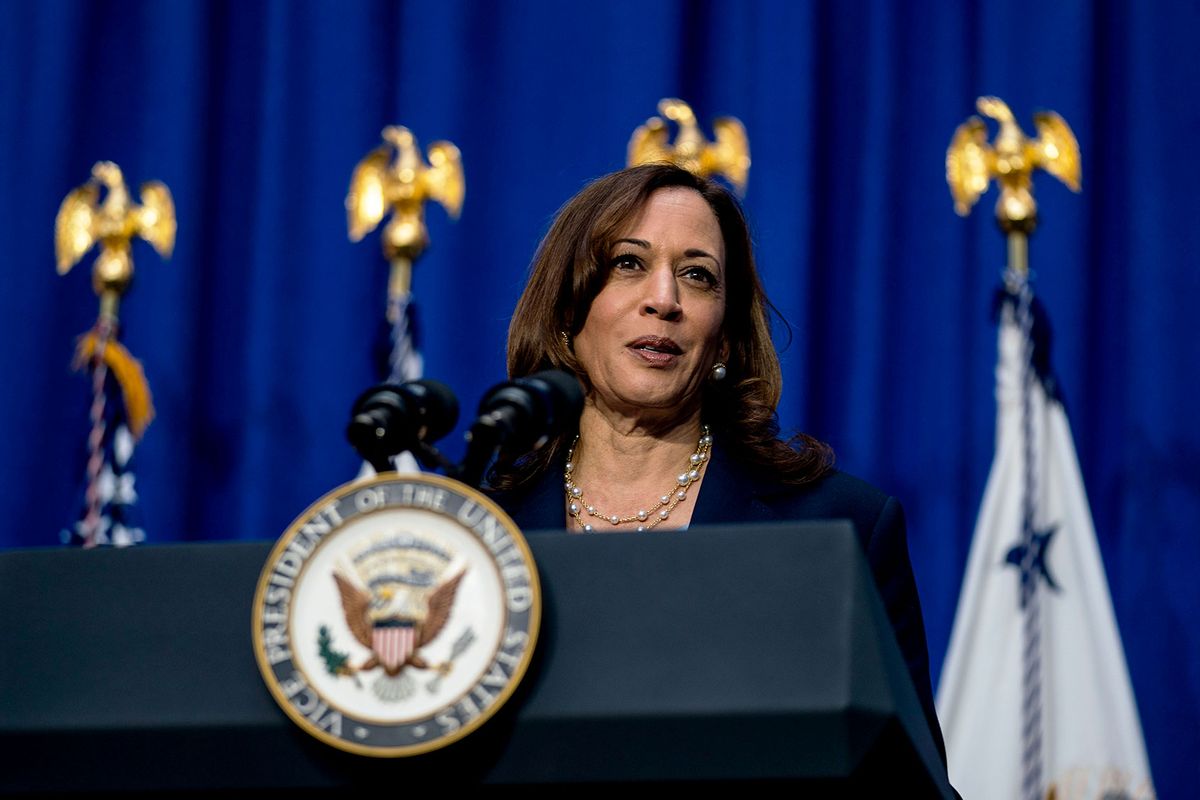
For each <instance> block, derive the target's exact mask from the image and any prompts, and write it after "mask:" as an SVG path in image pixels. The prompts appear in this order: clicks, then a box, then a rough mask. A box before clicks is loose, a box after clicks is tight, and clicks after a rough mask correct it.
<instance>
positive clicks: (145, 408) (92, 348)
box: [71, 329, 154, 439]
mask: <svg viewBox="0 0 1200 800" xmlns="http://www.w3.org/2000/svg"><path fill="white" fill-rule="evenodd" d="M98 342H99V336H97V334H96V331H95V329H92V330H90V331H88V332H87V333H85V334H83V335H82V336H80V337H79V342H78V344H77V345H76V347H75V360H74V362H73V363H72V364H71V366H72V368H73V369H76V370H80V369H84V368H85V367H86V366H87V365H88V364H90V363H92V361H93V359H95V357H96V347H97V344H98ZM103 358H104V364H105V365H106V366H107V367H108V368H109V369H110V370H112V373H113V377H115V378H116V379H117V384H118V385H120V387H121V397H122V399H123V400H124V401H125V416H126V419H127V420H128V422H129V430H130V432H131V433H133V438H134V439H141V438H142V434H143V433H145V432H146V427H147V426H148V425H149V424H150V421H151V420H152V419H154V403H153V401H152V399H151V397H150V384H149V383H147V381H146V373H145V372H144V371H143V370H142V362H140V361H138V360H137V359H136V358H134V357H133V356H132V355H131V354H130V353H129V351H128V350H126V349H125V347H124V345H122V344H121V343H120V342H118V341H117V340H116V339H112V338H110V339H108V340H107V341H106V342H105V343H104V355H103Z"/></svg>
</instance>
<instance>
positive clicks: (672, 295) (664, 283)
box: [642, 269, 683, 320]
mask: <svg viewBox="0 0 1200 800" xmlns="http://www.w3.org/2000/svg"><path fill="white" fill-rule="evenodd" d="M645 287H646V296H645V298H644V300H643V302H642V313H643V314H650V315H652V316H656V317H662V318H663V319H665V320H674V319H676V318H678V317H679V315H680V314H682V313H683V307H682V306H681V305H679V286H678V284H677V283H676V282H675V274H674V273H673V272H672V271H671V270H670V269H655V270H651V272H650V275H649V276H648V278H647V280H646V282H645Z"/></svg>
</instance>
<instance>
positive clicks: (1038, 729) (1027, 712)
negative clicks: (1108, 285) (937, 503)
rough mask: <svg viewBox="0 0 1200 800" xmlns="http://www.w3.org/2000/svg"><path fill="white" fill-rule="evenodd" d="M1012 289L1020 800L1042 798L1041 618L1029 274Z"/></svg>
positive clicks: (1012, 276)
mask: <svg viewBox="0 0 1200 800" xmlns="http://www.w3.org/2000/svg"><path fill="white" fill-rule="evenodd" d="M1007 279H1008V281H1010V286H1015V287H1016V289H1017V309H1016V314H1017V325H1018V327H1019V328H1020V331H1021V348H1022V364H1021V439H1022V450H1023V456H1024V458H1023V460H1024V467H1025V469H1024V476H1023V478H1024V486H1023V489H1024V490H1023V492H1022V503H1021V548H1022V558H1021V610H1022V612H1023V626H1022V628H1023V632H1024V648H1023V650H1022V670H1021V686H1022V698H1021V788H1022V792H1021V793H1022V796H1023V798H1024V800H1041V798H1042V780H1043V778H1042V646H1041V645H1042V619H1041V602H1040V596H1039V593H1038V591H1037V584H1038V581H1037V571H1036V564H1035V563H1034V561H1035V554H1036V550H1035V547H1034V524H1035V513H1036V498H1037V478H1038V476H1037V454H1036V450H1035V444H1034V430H1033V382H1034V381H1035V380H1036V379H1037V378H1036V375H1035V373H1034V367H1033V290H1032V288H1031V287H1030V285H1029V274H1028V270H1027V269H1026V270H1018V269H1010V271H1009V274H1008V276H1007Z"/></svg>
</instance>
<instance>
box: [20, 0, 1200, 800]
mask: <svg viewBox="0 0 1200 800" xmlns="http://www.w3.org/2000/svg"><path fill="white" fill-rule="evenodd" d="M1198 30H1200V8H1198V7H1197V4H1196V3H1195V2H1180V3H1135V2H1131V1H1130V0H1125V2H1120V1H1118V0H1113V2H1099V3H1094V2H1083V1H1082V0H1066V1H1065V2H1059V3H1048V4H1041V5H1029V4H1015V3H1013V4H1006V3H988V2H982V0H969V1H968V2H960V3H949V2H936V1H935V0H923V1H922V2H910V3H902V2H896V1H895V0H890V1H889V0H843V1H842V2H836V3H834V2H820V3H807V2H792V1H791V0H781V1H780V2H767V0H762V1H761V2H700V1H697V2H684V1H683V0H674V1H670V2H658V1H651V0H609V1H608V2H603V3H563V2H550V1H549V0H547V1H546V2H535V1H534V0H509V1H508V2H483V1H482V0H479V1H478V2H471V1H470V0H412V1H405V2H399V1H397V2H346V0H342V2H334V1H333V0H330V1H329V2H302V1H299V0H264V2H255V3H236V2H216V1H215V0H174V1H173V2H153V1H152V0H147V1H146V2H132V1H131V2H70V1H69V0H42V2H36V3H34V2H9V3H4V4H0V186H2V187H3V191H2V192H0V225H2V226H3V233H4V237H3V242H4V256H5V261H6V266H5V270H4V274H5V275H6V281H5V286H4V289H3V291H0V331H2V334H3V341H5V342H7V344H6V345H5V346H4V347H0V374H5V375H7V376H9V377H8V388H7V390H6V391H5V392H4V393H3V395H2V396H0V413H2V414H3V419H4V420H5V422H6V423H7V431H6V438H7V442H8V443H7V446H6V447H4V449H3V452H2V453H0V478H2V483H0V486H3V487H4V489H5V490H6V497H7V502H8V504H9V514H10V516H9V520H10V521H9V523H8V524H7V525H6V526H4V528H3V531H2V532H0V545H3V546H6V547H19V546H20V547H27V546H53V545H54V544H55V543H56V542H57V541H58V535H59V530H60V529H61V528H62V527H64V526H66V525H68V524H70V523H71V522H72V521H73V520H74V519H75V517H76V516H77V514H78V509H79V504H80V502H81V491H82V481H83V476H84V456H85V439H86V435H87V428H88V421H87V413H88V412H87V408H88V403H89V399H90V389H89V383H88V381H87V379H86V378H85V377H83V376H82V375H79V374H77V373H73V372H71V370H70V369H69V362H70V359H71V353H72V349H73V346H74V340H75V337H76V336H77V335H79V334H80V333H82V332H83V331H85V330H86V329H87V328H88V327H89V326H90V325H91V323H92V321H93V319H94V317H95V313H96V299H95V297H94V295H93V294H92V291H91V289H90V284H89V275H88V272H89V270H90V263H91V259H90V258H89V259H88V260H86V261H85V262H83V263H82V264H81V265H80V266H79V267H77V268H76V269H75V270H74V271H72V272H71V273H70V274H68V275H67V276H66V277H65V278H60V277H58V276H56V275H55V272H54V269H53V262H54V249H53V221H54V217H55V213H56V211H57V208H58V204H59V203H60V202H61V200H62V199H63V197H64V196H65V194H66V193H67V192H68V191H69V190H70V189H71V188H73V187H75V186H77V185H79V184H80V183H82V182H83V181H84V180H86V179H87V176H88V172H89V170H90V168H91V166H92V164H93V163H94V162H96V161H97V160H100V159H111V160H113V161H115V162H117V163H118V164H119V165H120V166H121V167H122V168H123V169H124V170H125V172H126V175H127V176H128V179H129V181H130V183H131V185H136V184H138V183H140V182H142V181H145V180H150V179H159V180H162V181H165V182H166V183H167V184H168V185H169V186H170V188H171V190H172V192H173V194H174V197H175V202H176V205H177V210H178V216H179V235H178V241H177V244H176V250H175V254H174V257H173V258H172V259H171V260H170V261H169V262H166V263H164V262H162V261H161V259H159V258H158V256H157V255H156V254H155V253H154V252H153V251H152V250H151V249H150V248H149V247H148V246H146V245H144V244H137V245H135V248H134V256H135V260H136V264H137V276H136V281H135V286H134V288H133V290H132V291H131V292H130V293H129V295H128V296H127V297H126V299H125V301H124V303H123V305H122V313H121V319H122V325H123V328H122V333H121V336H122V340H123V342H124V343H125V344H126V345H127V346H128V348H129V349H130V350H131V351H132V353H133V354H134V355H135V356H137V357H139V358H140V359H141V360H142V362H143V364H144V366H145V370H146V374H147V377H148V379H149V381H150V385H151V388H152V390H153V392H154V400H155V405H156V408H157V418H156V419H155V421H154V422H153V424H152V425H151V426H150V428H149V430H148V433H147V435H146V437H145V439H144V440H143V442H142V443H141V444H140V445H139V447H138V450H137V454H136V479H137V483H136V488H137V491H138V495H139V499H138V504H137V508H138V511H139V513H140V515H141V523H142V524H143V526H144V528H145V530H146V535H147V541H148V542H150V543H155V542H168V541H173V540H197V539H268V538H273V537H275V536H277V535H279V534H280V533H281V532H282V531H283V530H284V529H285V528H286V527H287V525H288V524H289V522H290V521H291V520H292V518H293V517H294V516H295V515H297V514H298V513H299V512H300V511H301V510H303V509H304V508H305V507H306V506H307V505H308V503H310V502H311V501H313V500H314V499H316V498H317V497H318V496H320V495H321V494H323V493H324V492H325V491H327V490H329V489H330V488H332V487H333V486H335V485H337V484H339V483H341V482H343V481H345V480H348V479H349V478H351V477H353V476H354V475H355V474H356V472H357V470H358V466H359V463H360V462H359V459H358V457H357V456H356V455H355V454H354V452H353V451H352V450H351V448H350V447H349V445H348V444H347V443H346V441H345V439H344V435H343V430H344V426H345V423H346V422H347V420H348V411H349V407H350V404H351V402H352V401H353V399H354V397H355V396H356V395H357V394H358V393H359V392H360V391H361V390H363V389H364V388H366V387H367V386H369V385H371V384H372V383H374V382H375V381H376V379H377V378H378V377H379V375H378V373H377V371H376V370H377V363H376V360H375V352H376V341H377V337H378V335H379V327H380V325H381V324H382V321H383V315H384V308H385V285H386V264H385V263H384V260H383V258H382V256H381V254H380V250H379V243H378V235H377V234H376V235H375V236H371V237H368V238H367V240H366V241H364V242H362V243H360V244H357V245H352V244H350V243H349V241H348V240H347V237H346V223H345V211H344V207H343V200H344V198H345V194H346V189H347V186H348V181H349V176H350V172H351V170H352V168H353V167H354V165H355V164H356V163H357V161H358V159H359V158H361V157H362V156H363V155H364V154H365V153H366V152H367V151H368V150H369V149H371V148H373V147H375V146H376V145H377V144H378V143H379V135H380V131H381V129H382V128H383V127H384V126H385V125H387V124H392V123H399V124H404V125H406V126H408V127H410V128H411V129H412V130H413V131H414V133H415V134H416V136H417V137H418V139H419V140H420V141H421V142H422V144H428V143H429V142H431V141H433V140H435V139H449V140H451V141H453V142H455V143H456V144H457V145H458V146H459V147H460V148H461V150H462V153H463V158H464V163H465V169H466V176H467V192H466V201H465V205H464V209H463V212H462V216H461V218H460V219H459V220H458V221H451V220H449V219H448V218H447V216H446V214H445V213H444V212H443V211H442V210H441V209H440V208H438V207H435V206H431V207H429V209H428V221H429V228H430V236H431V240H432V246H431V247H430V249H429V251H428V253H427V254H426V255H425V256H424V257H423V258H422V259H421V260H420V261H419V263H418V264H417V267H416V271H415V277H414V291H415V300H416V303H417V306H418V310H419V325H420V332H421V341H420V346H421V350H422V353H423V355H424V358H425V364H426V370H425V372H426V375H427V376H429V377H434V378H438V379H440V380H443V381H445V382H446V383H448V384H449V385H451V386H452V387H453V388H454V389H455V391H456V392H457V393H458V395H459V397H460V398H461V399H462V402H463V405H464V408H465V410H466V411H467V412H469V411H471V410H473V409H472V406H473V404H474V403H475V402H476V401H477V398H478V397H479V396H480V395H481V394H482V393H483V392H484V390H485V389H486V388H487V387H489V386H490V385H492V384H493V383H495V382H497V381H499V380H501V379H502V378H503V375H504V366H503V365H504V360H503V353H504V339H505V332H506V327H507V322H508V318H509V314H510V312H511V309H512V307H513V305H514V303H515V301H516V298H517V296H518V294H519V292H520V290H521V286H522V283H523V280H524V277H525V271H526V268H527V265H528V263H529V260H530V257H531V255H532V253H533V250H534V248H535V246H536V244H537V242H538V240H539V238H540V237H541V236H542V235H543V233H544V232H545V230H546V228H547V226H548V223H549V221H550V219H551V218H552V216H553V214H554V212H555V210H556V209H557V208H558V207H559V206H560V205H561V204H562V203H563V202H564V201H565V200H566V199H567V198H568V197H569V196H570V195H572V194H573V193H574V192H575V191H576V190H577V189H578V188H580V187H581V186H582V185H583V184H584V182H586V181H587V180H589V179H591V178H593V177H596V176H598V175H600V174H602V173H605V172H608V171H610V170H613V169H617V168H619V167H621V166H623V162H624V157H625V147H626V143H627V141H628V139H629V136H630V134H631V133H632V131H633V129H634V128H635V127H636V126H637V125H639V124H640V123H642V122H643V121H645V119H646V118H647V117H649V116H651V115H653V114H654V113H655V107H656V104H657V102H658V100H659V99H660V98H663V97H668V96H674V97H680V98H683V99H684V100H686V101H688V102H690V103H691V104H692V105H693V107H694V108H695V110H696V112H697V115H698V117H699V119H700V120H701V122H702V124H703V125H704V126H706V127H707V126H708V125H710V123H711V121H712V119H713V118H714V117H716V116H720V115H732V116H736V117H738V118H739V119H740V120H741V121H742V122H743V123H744V124H745V126H746V128H747V130H748V132H749V136H750V142H751V149H752V157H753V166H752V168H751V172H750V181H749V187H748V190H747V193H746V196H745V205H746V208H747V212H748V214H749V216H750V218H751V220H752V224H753V229H754V235H755V239H756V242H757V246H758V252H759V256H760V265H761V268H762V271H763V275H764V279H765V281H766V284H767V286H768V290H769V292H770V294H771V295H772V297H773V299H774V301H775V302H776V304H777V305H778V306H779V308H780V310H781V311H782V313H783V316H784V317H785V318H786V320H787V321H788V323H789V324H790V326H791V335H790V337H789V336H788V335H787V333H786V331H785V330H784V328H783V326H782V325H781V326H779V328H778V333H779V336H778V340H779V345H780V347H781V348H784V352H783V362H784V368H785V377H786V388H785V397H784V404H783V407H782V408H781V409H780V416H781V421H782V423H783V425H784V427H785V428H801V429H804V430H806V431H808V432H811V433H813V434H815V435H817V436H818V437H820V438H823V439H825V440H827V441H829V442H830V443H831V444H832V445H833V446H834V448H835V449H836V451H837V454H838V459H839V464H840V465H841V466H842V467H843V468H845V469H846V470H848V471H850V472H853V473H856V474H859V475H861V476H863V477H865V478H867V479H869V480H871V481H873V482H874V483H876V484H878V485H880V486H881V487H883V488H885V489H887V490H888V491H889V492H891V493H892V494H895V495H897V496H899V497H900V498H901V499H902V501H903V502H904V504H905V506H906V509H907V511H908V515H909V520H910V535H911V541H910V547H911V551H912V558H913V562H914V567H915V569H916V572H917V578H918V583H919V586H920V589H921V596H922V601H923V604H924V608H925V615H926V623H927V626H928V630H929V643H930V653H931V660H932V662H933V664H934V666H935V673H936V671H937V669H938V665H939V664H940V662H941V659H942V656H943V654H944V652H945V647H946V643H947V640H948V638H949V630H950V625H951V623H952V620H953V615H954V609H955V604H956V601H957V598H958V591H959V586H960V581H961V576H962V569H963V564H964V561H965V559H966V553H967V548H968V546H969V543H970V536H971V531H972V526H973V524H974V517H975V514H976V511H977V508H978V504H979V501H980V497H981V495H982V490H983V483H984V480H985V477H986V473H987V469H988V466H989V463H990V460H991V456H992V451H993V438H992V437H993V434H994V430H993V429H994V411H995V405H994V400H993V397H992V370H993V366H994V363H995V355H996V345H995V328H994V326H993V322H992V320H991V317H990V308H991V303H992V295H993V292H994V290H995V289H996V288H997V287H998V285H999V280H1000V274H1001V270H1002V268H1003V265H1004V262H1005V249H1004V243H1003V240H1002V238H1001V236H1000V234H999V233H998V232H997V231H996V229H995V226H994V223H993V221H992V210H991V204H992V203H993V202H994V198H995V190H993V191H992V192H991V193H989V194H988V195H987V196H985V198H984V199H983V201H982V202H981V203H980V205H979V206H978V207H977V208H976V209H975V211H974V213H973V214H972V215H971V216H970V217H969V218H967V219H962V218H959V217H957V216H956V215H955V214H954V212H953V209H952V204H951V201H950V196H949V193H948V191H947V188H946V184H945V178H944V157H945V150H946V146H947V144H948V142H949V139H950V136H951V134H952V133H953V131H954V129H955V127H956V126H957V125H958V124H959V123H960V122H962V121H963V120H964V119H965V118H966V117H967V116H968V115H970V114H972V113H974V101H975V99H976V97H977V96H979V95H982V94H995V95H998V96H1000V97H1001V98H1003V99H1005V100H1006V101H1007V102H1008V103H1009V104H1010V105H1011V106H1012V108H1013V110H1014V112H1015V113H1016V114H1017V116H1018V118H1019V120H1020V121H1021V123H1022V125H1023V127H1024V128H1025V129H1026V131H1027V132H1030V133H1032V132H1033V127H1032V114H1033V112H1034V111H1036V110H1040V109H1043V108H1049V109H1053V110H1055V111H1057V112H1059V113H1060V114H1061V115H1062V116H1063V117H1065V118H1066V120H1067V121H1068V122H1069V123H1070V125H1071V126H1072V127H1073V129H1074V130H1075V133H1076V135H1077V136H1078V138H1079V142H1080V145H1081V148H1082V152H1083V168H1084V173H1083V174H1084V177H1083V191H1082V193H1080V194H1078V195H1075V194H1072V193H1071V192H1070V191H1068V190H1067V189H1066V188H1065V187H1064V186H1062V185H1061V184H1059V183H1057V182H1056V181H1054V180H1053V179H1052V178H1049V177H1048V176H1045V175H1042V176H1040V177H1038V178H1037V179H1036V180H1035V186H1036V192H1037V197H1038V201H1039V204H1040V210H1041V218H1042V223H1041V226H1040V228H1039V230H1038V231H1037V233H1036V234H1035V235H1034V237H1033V239H1032V242H1031V262H1032V265H1033V268H1034V270H1035V272H1036V290H1037V292H1038V294H1039V296H1040V298H1041V299H1042V301H1043V302H1044V303H1045V305H1046V308H1047V310H1048V312H1049V314H1050V317H1051V320H1052V321H1053V324H1054V330H1055V345H1054V346H1055V351H1054V354H1053V358H1054V362H1055V365H1056V367H1057V371H1058V374H1059V376H1060V379H1061V384H1062V387H1063V389H1064V392H1065V395H1066V399H1067V405H1068V411H1069V413H1070V415H1071V421H1072V425H1073V431H1074V434H1075V439H1076V443H1077V446H1078V450H1079V454H1080V459H1081V462H1082V467H1083V472H1084V477H1085V481H1086V484H1087V488H1088V491H1089V496H1090V500H1091V505H1092V511H1093V513H1094V516H1095V520H1096V528H1097V533H1098V536H1099V540H1100V545H1101V548H1102V552H1103V556H1104V560H1105V565H1106V568H1107V571H1108V577H1109V582H1110V587H1111V590H1112V595H1113V603H1114V606H1115V608H1116V613H1117V618H1118V622H1119V624H1120V628H1121V633H1122V636H1123V639H1124V644H1125V649H1126V655H1127V657H1128V661H1129V667H1130V672H1131V674H1132V679H1133V683H1134V687H1135V690H1136V693H1137V698H1138V701H1139V707H1140V711H1141V717H1142V721H1143V725H1144V727H1145V734H1146V740H1147V747H1148V749H1149V753H1150V759H1151V766H1152V769H1153V772H1154V776H1155V778H1156V782H1157V784H1158V787H1159V790H1160V794H1161V795H1162V796H1163V797H1185V796H1189V795H1190V793H1191V791H1194V787H1195V786H1196V785H1197V781H1198V779H1200V773H1198V769H1197V767H1196V762H1195V754H1196V752H1200V626H1198V625H1197V623H1196V620H1197V619H1200V592H1198V591H1197V588H1196V587H1197V581H1196V577H1195V573H1196V570H1197V567H1200V536H1197V535H1196V526H1197V523H1196V520H1197V519H1200V426H1198V425H1197V424H1196V418H1195V417H1193V416H1192V414H1194V413H1195V408H1194V406H1193V405H1192V404H1193V403H1195V402H1196V399H1197V398H1198V397H1200V379H1198V377H1197V375H1198V373H1200V336H1198V335H1197V334H1196V332H1195V317H1194V316H1193V315H1194V314H1196V313H1197V307H1198V306H1200V303H1198V301H1200V263H1198V262H1200V225H1197V223H1196V220H1197V219H1198V218H1200V214H1198V213H1197V212H1198V211H1200V207H1198V205H1197V203H1196V201H1195V199H1194V192H1195V187H1196V186H1198V185H1200V159H1198V158H1197V157H1196V156H1195V155H1194V154H1193V153H1192V150H1193V149H1194V146H1195V145H1194V142H1195V140H1196V138H1197V134H1198V133H1200V102H1198V101H1200V67H1198V65H1200V59H1197V58H1196V52H1195V51H1196V44H1195V36H1196V32H1197V31H1198ZM465 416H469V414H464V417H465ZM461 433H462V426H460V429H459V431H458V432H456V434H454V435H453V436H451V437H450V438H448V439H447V440H445V450H446V452H447V454H448V455H450V456H451V457H454V458H457V457H460V456H461V454H462V449H463V448H462V441H461ZM935 680H936V674H935Z"/></svg>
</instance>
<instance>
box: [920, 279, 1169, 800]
mask: <svg viewBox="0 0 1200 800" xmlns="http://www.w3.org/2000/svg"><path fill="white" fill-rule="evenodd" d="M1012 285H1013V286H1014V287H1016V288H1015V289H1014V291H1012V292H1006V293H1005V295H1004V300H1003V302H1002V303H1001V306H1000V323H999V357H998V363H997V367H996V403H997V417H996V452H995V457H994V460H993V462H992V467H991V472H990V474H989V476H988V481H987V486H986V489H985V491H984V496H983V502H982V505H981V507H980V510H979V516H978V519H977V521H976V525H975V532H974V537H973V540H972V543H971V549H970V554H969V556H968V559H967V569H966V574H965V578H964V581H963V588H962V594H961V596H960V598H959V603H958V609H957V613H956V617H955V620H954V626H953V630H952V632H951V636H950V646H949V649H948V651H947V655H946V661H945V664H944V668H943V672H942V677H941V680H940V682H939V686H938V693H937V710H938V717H939V719H940V721H941V724H942V730H943V733H944V734H945V738H946V750H947V757H948V762H949V770H950V780H951V783H952V784H953V785H954V786H955V788H957V789H958V791H959V792H961V793H962V796H963V797H967V798H971V800H990V799H991V798H995V800H1001V799H1003V800H1017V799H1018V798H1023V799H1024V800H1033V799H1034V798H1037V799H1038V800H1040V799H1041V798H1051V797H1053V798H1056V800H1074V799H1075V798H1080V800H1083V799H1084V798H1086V799H1087V800H1092V799H1093V798H1097V799H1098V798H1105V799H1106V800H1112V799H1116V798H1121V799H1122V800H1125V799H1126V798H1127V799H1128V800H1142V798H1152V797H1154V789H1153V784H1152V782H1151V777H1150V768H1149V762H1148V760H1147V758H1146V748H1145V743H1144V740H1143V738H1142V728H1141V723H1140V721H1139V719H1138V713H1137V707H1136V704H1135V702H1134V696H1133V689H1132V686H1131V684H1130V680H1129V673H1128V670H1127V668H1126V664H1125V656H1124V651H1123V650H1122V647H1121V640H1120V635H1119V633H1118V631H1117V625H1116V619H1115V616H1114V614H1113V608H1112V601H1111V599H1110V597H1109V592H1108V582H1107V580H1106V578H1105V574H1104V566H1103V563H1102V561H1101V556H1100V550H1099V547H1098V545H1097V541H1096V532H1095V528H1094V527H1093V523H1092V516H1091V512H1090V510H1089V507H1088V501H1087V496H1086V494H1085V491H1084V486H1083V478H1082V475H1081V472H1080V469H1079V461H1078V459H1077V457H1076V454H1075V446H1074V443H1073V442H1072V438H1071V430H1070V426H1069V424H1068V422H1067V416H1066V413H1065V411H1064V408H1063V403H1062V400H1061V397H1060V396H1059V393H1058V391H1057V389H1056V384H1055V382H1054V379H1053V374H1052V371H1051V370H1050V365H1049V348H1048V340H1049V337H1048V327H1047V326H1045V325H1044V324H1043V323H1044V315H1042V314H1041V313H1040V306H1035V305H1034V302H1033V297H1032V293H1031V291H1030V290H1029V287H1028V284H1027V283H1024V282H1023V281H1018V282H1016V283H1013V284H1012ZM1035 320H1036V322H1035ZM1043 334H1044V335H1043Z"/></svg>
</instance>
